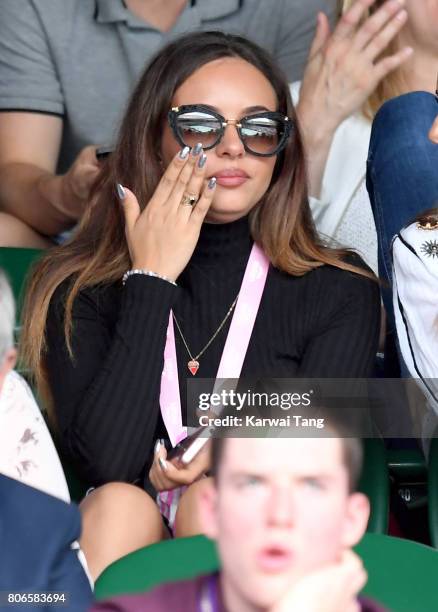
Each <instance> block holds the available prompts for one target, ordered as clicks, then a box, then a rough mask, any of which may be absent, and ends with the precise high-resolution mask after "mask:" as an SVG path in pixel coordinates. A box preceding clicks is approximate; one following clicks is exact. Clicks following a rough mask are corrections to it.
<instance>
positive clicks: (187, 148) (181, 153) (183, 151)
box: [179, 147, 190, 159]
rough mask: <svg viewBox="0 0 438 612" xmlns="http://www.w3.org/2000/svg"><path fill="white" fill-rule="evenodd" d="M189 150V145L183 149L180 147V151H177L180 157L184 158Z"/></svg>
mask: <svg viewBox="0 0 438 612" xmlns="http://www.w3.org/2000/svg"><path fill="white" fill-rule="evenodd" d="M189 151H190V147H184V149H181V151H180V152H179V156H180V158H181V159H185V158H186V157H187V155H188V154H189Z"/></svg>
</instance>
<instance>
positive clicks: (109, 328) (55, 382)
mask: <svg viewBox="0 0 438 612" xmlns="http://www.w3.org/2000/svg"><path fill="white" fill-rule="evenodd" d="M251 247H252V239H251V236H250V234H249V228H248V220H247V218H246V217H245V218H243V219H240V220H238V221H235V222H233V223H229V224H224V225H213V224H206V223H205V224H204V225H203V227H202V230H201V235H200V238H199V241H198V244H197V246H196V249H195V251H194V254H193V256H192V258H191V260H190V262H189V265H188V266H187V268H186V269H185V270H184V272H183V273H182V274H181V276H180V277H179V278H178V281H177V282H178V286H177V287H175V286H174V285H172V284H171V283H169V282H166V281H163V280H161V279H158V278H154V277H149V276H145V275H132V276H130V277H129V279H128V280H127V282H126V284H125V286H122V283H121V282H120V283H117V284H114V285H110V286H108V285H106V286H102V285H99V286H96V287H93V288H89V289H85V290H83V291H82V292H81V293H80V294H79V296H78V297H77V299H76V300H75V303H74V306H73V336H72V346H73V353H74V361H72V360H71V359H70V357H69V356H68V353H67V349H66V346H65V341H64V332H63V317H64V302H65V295H66V291H67V287H68V281H67V282H66V283H64V284H63V285H61V286H60V287H59V288H58V290H57V292H56V293H55V295H54V297H53V299H52V302H51V306H50V309H49V316H48V321H47V347H48V349H47V355H46V366H47V370H48V376H49V383H50V387H51V391H52V395H53V399H54V405H55V411H56V416H57V421H58V427H59V433H60V437H61V446H62V449H63V451H64V452H65V453H66V454H67V455H68V456H69V457H70V458H71V459H73V460H74V462H75V464H76V465H77V467H78V468H79V470H80V473H81V475H82V477H83V478H84V479H85V480H86V481H87V483H89V484H93V485H99V484H103V483H105V482H109V481H112V480H122V481H127V482H134V481H138V479H143V478H144V476H145V475H146V474H147V471H148V468H149V465H150V463H151V461H152V452H153V445H154V442H155V440H156V438H157V437H163V436H164V437H165V436H166V433H165V429H164V425H163V422H162V419H161V415H160V407H159V394H160V380H161V371H162V368H163V352H164V345H165V340H166V330H167V324H168V320H169V313H170V310H171V309H173V311H174V313H175V316H176V318H177V320H178V322H179V324H180V327H181V330H182V332H183V334H184V337H185V338H186V341H187V343H188V346H189V347H190V350H191V352H192V354H193V355H196V354H197V353H198V352H199V351H200V350H201V348H202V347H203V346H204V345H205V344H206V343H207V342H208V340H209V338H210V337H211V336H212V335H213V333H214V331H215V330H216V329H217V328H218V326H219V324H220V322H221V321H222V319H223V318H224V316H225V314H226V312H227V310H228V309H229V307H230V305H231V304H232V303H233V301H234V299H235V298H236V296H237V294H238V292H239V288H240V285H241V282H242V278H243V274H244V271H245V267H246V263H247V261H248V257H249V254H250V251H251ZM169 256H171V255H169ZM355 263H357V264H358V265H363V264H361V260H360V259H359V258H357V259H356V260H355ZM230 322H231V317H230V318H229V319H228V320H227V322H226V324H225V325H224V327H223V328H222V330H221V331H220V333H219V334H218V336H217V337H216V338H215V340H214V341H213V343H212V344H211V345H210V347H209V348H208V349H207V350H206V351H205V353H204V355H203V356H202V357H201V358H200V359H199V362H200V367H199V371H198V374H197V376H198V377H202V378H214V377H215V376H216V372H217V369H218V366H219V361H220V358H221V354H222V350H223V347H224V344H225V339H226V336H227V333H228V329H229V325H230ZM379 322H380V297H379V287H378V284H377V283H376V282H374V281H372V280H369V279H367V278H365V277H363V276H360V275H356V274H352V273H349V272H345V271H343V270H339V269H337V268H334V267H331V266H323V267H321V268H318V269H316V270H314V271H312V272H309V273H307V274H305V275H304V276H302V277H293V276H290V275H288V274H285V273H283V272H280V271H279V270H277V269H275V268H273V267H272V266H271V267H270V270H269V273H268V277H267V281H266V285H265V289H264V293H263V296H262V300H261V303H260V308H259V311H258V314H257V318H256V321H255V325H254V329H253V333H252V336H251V340H250V343H249V346H248V351H247V354H246V357H245V361H244V364H243V368H242V373H241V376H242V377H244V378H245V377H247V378H254V377H261V378H270V377H274V378H281V377H303V378H305V377H320V378H350V377H368V376H371V375H372V372H373V364H374V358H375V354H376V350H377V343H378V333H379ZM175 341H176V349H177V359H178V373H179V383H180V394H181V403H182V405H183V407H184V406H185V401H186V382H187V378H189V377H191V374H190V373H189V371H188V369H187V361H188V360H189V356H188V354H187V351H186V349H185V347H184V345H183V343H182V340H181V338H180V336H179V333H178V331H177V329H176V327H175Z"/></svg>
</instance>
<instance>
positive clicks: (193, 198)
mask: <svg viewBox="0 0 438 612" xmlns="http://www.w3.org/2000/svg"><path fill="white" fill-rule="evenodd" d="M198 199H199V198H198V196H197V195H194V194H193V193H185V194H184V195H183V197H182V200H181V206H190V207H192V206H194V205H195V204H196V202H197V201H198Z"/></svg>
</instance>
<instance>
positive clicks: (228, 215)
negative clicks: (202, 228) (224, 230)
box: [205, 202, 255, 223]
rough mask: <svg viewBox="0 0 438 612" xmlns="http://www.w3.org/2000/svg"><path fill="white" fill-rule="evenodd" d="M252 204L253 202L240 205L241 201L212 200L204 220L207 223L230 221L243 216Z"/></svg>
mask: <svg viewBox="0 0 438 612" xmlns="http://www.w3.org/2000/svg"><path fill="white" fill-rule="evenodd" d="M254 206H255V204H247V205H246V206H242V202H239V203H234V202H227V203H221V202H220V203H219V202H218V203H217V202H213V204H212V205H211V207H210V209H209V211H208V213H207V215H206V217H205V221H206V222H207V223H231V222H232V221H237V219H240V218H241V217H245V216H246V215H247V214H248V213H249V212H250V210H252V209H253V208H254Z"/></svg>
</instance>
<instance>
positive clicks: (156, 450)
mask: <svg viewBox="0 0 438 612" xmlns="http://www.w3.org/2000/svg"><path fill="white" fill-rule="evenodd" d="M160 448H161V440H157V441H156V442H155V448H154V453H155V454H156V455H158V453H159V452H160Z"/></svg>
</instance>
